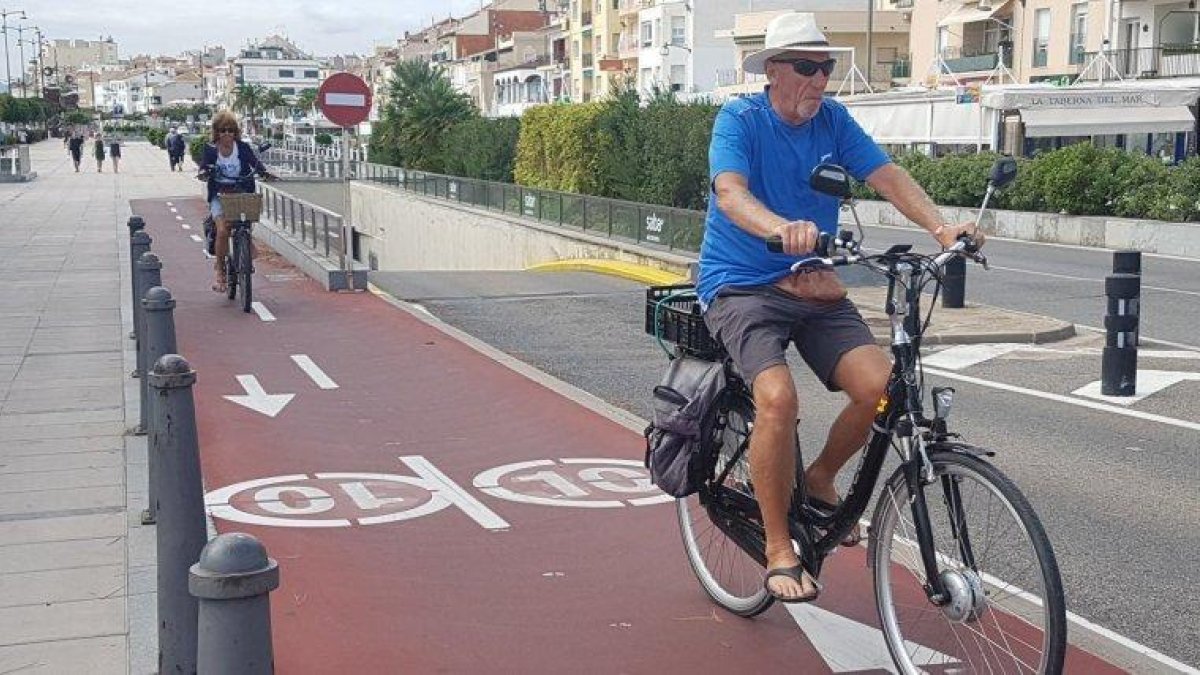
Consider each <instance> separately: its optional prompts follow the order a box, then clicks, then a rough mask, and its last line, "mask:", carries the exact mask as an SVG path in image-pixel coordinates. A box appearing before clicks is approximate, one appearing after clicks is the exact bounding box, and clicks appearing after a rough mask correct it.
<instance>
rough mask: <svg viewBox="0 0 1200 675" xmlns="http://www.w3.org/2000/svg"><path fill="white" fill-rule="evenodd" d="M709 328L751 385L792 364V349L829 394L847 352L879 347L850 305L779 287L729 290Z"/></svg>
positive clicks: (708, 319) (709, 317)
mask: <svg viewBox="0 0 1200 675" xmlns="http://www.w3.org/2000/svg"><path fill="white" fill-rule="evenodd" d="M704 322H705V323H706V324H708V330H709V332H710V333H712V334H713V336H714V337H716V338H717V339H718V340H720V341H721V344H723V345H724V346H725V350H726V351H728V352H729V356H730V358H731V359H733V363H734V365H735V366H736V367H737V369H738V370H739V371H740V372H741V373H742V377H744V378H745V380H746V382H747V384H753V383H754V378H756V377H758V375H759V373H761V372H763V371H764V370H766V369H767V368H770V367H771V366H776V365H780V364H786V363H787V356H786V352H787V347H788V344H789V343H794V344H795V345H796V351H798V352H799V353H800V357H801V358H803V359H804V362H805V363H807V364H808V367H809V368H811V369H812V371H813V373H815V374H816V375H817V377H818V378H820V380H821V382H822V383H824V385H825V388H826V389H828V390H829V391H837V390H838V387H837V385H835V384H834V382H833V371H834V369H835V368H836V367H837V364H838V361H840V360H841V358H842V356H843V355H845V354H846V352H848V351H850V350H852V349H854V348H856V347H861V346H863V345H871V344H875V338H874V336H872V335H871V330H870V329H869V328H867V323H866V322H865V321H863V318H862V315H861V314H859V313H858V309H857V308H856V307H855V306H854V303H853V302H850V300H849V299H842V300H839V301H837V302H813V301H810V300H804V299H801V298H798V297H796V296H794V295H792V294H790V293H788V292H786V291H784V290H783V289H781V288H778V287H776V286H773V285H768V286H749V287H726V288H723V289H721V290H720V292H718V293H717V297H716V298H715V299H713V301H712V303H711V304H710V305H709V308H708V311H707V312H705V313H704Z"/></svg>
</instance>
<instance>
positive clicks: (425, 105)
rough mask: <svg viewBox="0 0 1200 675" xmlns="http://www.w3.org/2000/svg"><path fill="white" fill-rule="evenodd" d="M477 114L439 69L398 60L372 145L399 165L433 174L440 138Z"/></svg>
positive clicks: (425, 64)
mask: <svg viewBox="0 0 1200 675" xmlns="http://www.w3.org/2000/svg"><path fill="white" fill-rule="evenodd" d="M477 114H478V111H477V110H476V109H475V106H474V104H473V103H472V101H471V99H470V97H468V96H467V95H466V94H463V93H461V92H458V91H455V90H454V87H453V86H451V84H450V81H449V80H448V79H446V77H445V75H444V74H443V72H442V69H441V68H440V67H434V66H430V65H429V64H428V63H426V62H424V61H401V62H400V63H397V64H396V67H395V69H394V70H393V78H392V82H391V85H390V87H389V89H388V100H387V102H386V104H385V105H384V109H383V119H382V120H381V122H380V127H381V128H380V130H379V139H378V140H379V142H378V143H377V144H375V143H373V145H377V146H379V147H380V149H381V151H382V153H381V156H383V157H388V158H390V159H392V160H393V161H395V162H397V163H399V164H403V165H406V166H409V167H411V168H415V169H425V170H430V171H434V170H437V169H438V168H439V167H438V166H437V165H436V163H437V161H438V160H437V158H438V156H439V154H440V146H441V138H442V135H443V134H444V133H445V132H446V130H447V129H449V128H450V127H451V126H453V125H455V124H457V123H458V122H461V121H463V120H466V119H470V118H472V117H474V116H476V115H477ZM375 150H376V148H374V147H373V148H372V151H373V152H374V151H375Z"/></svg>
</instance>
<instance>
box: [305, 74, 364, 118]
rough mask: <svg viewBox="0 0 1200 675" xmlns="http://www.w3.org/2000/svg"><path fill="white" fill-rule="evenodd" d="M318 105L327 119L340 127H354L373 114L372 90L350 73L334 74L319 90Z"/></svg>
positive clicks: (359, 78) (326, 79)
mask: <svg viewBox="0 0 1200 675" xmlns="http://www.w3.org/2000/svg"><path fill="white" fill-rule="evenodd" d="M317 105H318V107H320V108H321V113H322V114H324V115H325V119H327V120H329V121H330V122H333V123H334V124H336V125H338V126H340V127H352V126H355V125H356V124H358V123H360V122H363V121H365V120H366V119H367V115H369V114H370V112H371V88H370V87H368V86H367V83H366V82H363V80H362V78H361V77H359V76H357V75H351V74H350V73H334V74H333V75H330V76H329V77H327V78H325V81H324V82H322V83H321V88H320V89H318V90H317Z"/></svg>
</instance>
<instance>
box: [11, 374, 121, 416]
mask: <svg viewBox="0 0 1200 675" xmlns="http://www.w3.org/2000/svg"><path fill="white" fill-rule="evenodd" d="M123 405H125V393H124V390H123V385H122V384H121V383H116V382H114V383H112V384H108V385H103V386H90V387H78V386H75V387H47V388H45V389H22V390H19V391H18V392H16V393H14V394H12V395H10V396H9V397H8V398H7V399H4V401H3V403H2V404H0V411H2V412H5V413H29V412H54V411H63V410H97V409H100V408H112V407H117V406H123Z"/></svg>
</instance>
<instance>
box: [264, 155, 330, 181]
mask: <svg viewBox="0 0 1200 675" xmlns="http://www.w3.org/2000/svg"><path fill="white" fill-rule="evenodd" d="M262 160H263V162H264V163H265V164H268V165H270V166H273V167H275V168H277V169H282V170H285V171H287V172H290V173H293V174H297V175H302V176H309V177H312V178H330V179H340V178H341V177H342V160H341V158H340V157H337V156H332V155H330V154H326V153H321V154H310V153H307V152H301V151H296V150H285V149H282V148H271V149H269V150H267V151H266V152H265V153H263V157H262Z"/></svg>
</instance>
